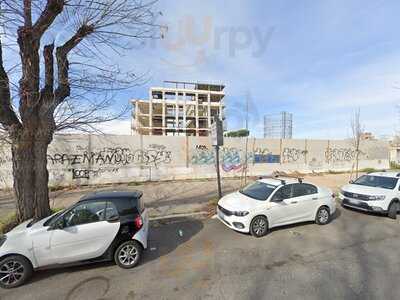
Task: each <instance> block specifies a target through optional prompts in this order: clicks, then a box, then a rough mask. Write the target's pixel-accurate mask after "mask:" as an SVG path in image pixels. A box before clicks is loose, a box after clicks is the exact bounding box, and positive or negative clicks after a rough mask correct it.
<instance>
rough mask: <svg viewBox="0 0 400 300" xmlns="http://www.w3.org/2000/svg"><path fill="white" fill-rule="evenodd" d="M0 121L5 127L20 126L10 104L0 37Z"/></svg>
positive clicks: (8, 85)
mask: <svg viewBox="0 0 400 300" xmlns="http://www.w3.org/2000/svg"><path fill="white" fill-rule="evenodd" d="M0 123H1V124H2V125H3V126H4V128H5V129H7V130H8V129H9V128H10V127H12V126H14V125H17V126H21V123H20V122H19V120H18V118H17V115H16V114H15V111H14V109H13V108H12V106H11V93H10V84H9V79H8V75H7V72H6V70H5V69H4V65H3V49H2V43H1V39H0Z"/></svg>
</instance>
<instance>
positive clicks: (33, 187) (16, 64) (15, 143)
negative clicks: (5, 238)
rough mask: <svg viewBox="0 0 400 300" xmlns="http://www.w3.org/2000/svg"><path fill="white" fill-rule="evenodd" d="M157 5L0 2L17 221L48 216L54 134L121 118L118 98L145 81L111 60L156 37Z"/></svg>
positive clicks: (4, 114)
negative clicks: (49, 157)
mask: <svg viewBox="0 0 400 300" xmlns="http://www.w3.org/2000/svg"><path fill="white" fill-rule="evenodd" d="M154 4H155V1H153V0H95V1H94V0H21V1H15V0H0V26H1V31H2V32H1V39H0V124H1V127H2V128H3V129H4V130H5V131H6V132H7V135H8V139H9V140H10V143H11V152H12V163H13V178H14V191H15V195H16V198H17V216H18V219H19V220H20V221H22V220H26V219H29V218H32V217H34V218H42V217H44V216H47V215H48V214H49V213H50V208H49V196H48V178H49V175H48V170H47V149H48V145H49V144H50V143H51V141H52V139H53V135H54V133H55V132H56V131H57V130H66V129H79V130H93V129H94V128H95V125H96V124H98V123H101V122H104V121H109V120H112V119H115V118H117V117H118V116H120V115H121V114H122V113H124V110H122V111H120V112H117V113H115V112H114V111H113V110H112V109H111V105H112V104H113V94H114V93H115V92H117V91H120V90H122V89H126V88H130V87H132V86H135V85H137V84H140V83H142V82H143V80H144V78H143V77H141V76H135V74H134V73H132V72H129V71H125V70H122V69H121V68H120V67H119V66H118V65H116V64H115V62H114V61H113V59H112V58H113V56H114V57H115V56H116V55H118V56H120V55H121V53H122V52H123V51H124V50H126V49H129V48H132V47H133V46H135V45H134V44H135V43H138V42H139V41H143V39H151V38H159V32H160V30H157V29H160V26H158V25H156V16H157V14H156V13H155V12H154V6H155V5H154ZM109 50H112V51H113V54H112V55H110V51H109ZM17 54H19V55H17ZM6 55H7V56H6ZM6 57H7V58H8V59H6ZM132 61H134V59H132ZM16 78H19V80H15V79H16Z"/></svg>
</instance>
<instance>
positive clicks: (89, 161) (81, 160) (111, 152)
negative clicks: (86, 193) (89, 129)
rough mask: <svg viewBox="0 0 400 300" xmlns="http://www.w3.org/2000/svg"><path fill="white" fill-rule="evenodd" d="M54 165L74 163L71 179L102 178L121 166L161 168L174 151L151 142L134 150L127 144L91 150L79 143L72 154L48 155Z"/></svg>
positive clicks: (169, 159) (169, 160) (167, 162)
mask: <svg viewBox="0 0 400 300" xmlns="http://www.w3.org/2000/svg"><path fill="white" fill-rule="evenodd" d="M47 159H48V163H49V164H51V165H53V166H71V167H73V168H68V170H69V171H70V172H71V173H72V179H89V178H93V177H100V176H102V175H104V174H105V173H109V174H110V173H111V174H114V173H118V172H119V168H120V167H122V166H141V167H154V168H158V167H159V166H161V165H165V164H170V163H171V162H172V152H171V151H169V150H167V149H166V147H165V146H164V145H158V144H151V145H149V146H148V147H147V148H145V149H135V150H132V149H130V148H126V147H105V148H102V149H99V150H93V151H89V149H88V148H87V147H82V146H77V147H76V150H75V151H72V152H70V153H63V152H55V153H53V154H48V155H47Z"/></svg>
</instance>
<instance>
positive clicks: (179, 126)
mask: <svg viewBox="0 0 400 300" xmlns="http://www.w3.org/2000/svg"><path fill="white" fill-rule="evenodd" d="M164 85H165V86H164V87H152V88H150V91H149V100H132V101H131V103H132V105H133V109H132V134H133V135H178V136H208V135H209V134H210V126H211V122H212V120H213V119H214V116H219V118H220V119H221V120H222V121H225V116H224V108H225V105H224V101H223V99H224V97H225V93H224V88H225V86H224V85H220V84H210V83H194V82H179V81H164ZM224 123H225V122H224ZM224 127H226V126H224Z"/></svg>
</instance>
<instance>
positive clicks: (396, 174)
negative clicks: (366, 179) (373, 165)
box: [367, 172, 400, 178]
mask: <svg viewBox="0 0 400 300" xmlns="http://www.w3.org/2000/svg"><path fill="white" fill-rule="evenodd" d="M367 175H370V176H382V177H391V178H399V177H400V173H399V172H373V173H369V174H367Z"/></svg>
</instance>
